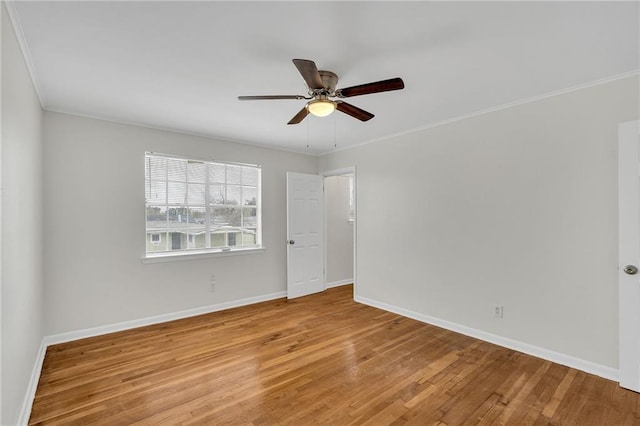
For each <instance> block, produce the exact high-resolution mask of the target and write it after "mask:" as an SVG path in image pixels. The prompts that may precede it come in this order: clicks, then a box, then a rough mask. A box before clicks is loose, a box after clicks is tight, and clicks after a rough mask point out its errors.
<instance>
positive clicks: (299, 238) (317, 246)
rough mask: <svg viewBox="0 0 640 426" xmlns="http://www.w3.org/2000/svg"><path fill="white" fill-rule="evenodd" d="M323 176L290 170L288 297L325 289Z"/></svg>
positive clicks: (288, 198) (288, 185)
mask: <svg viewBox="0 0 640 426" xmlns="http://www.w3.org/2000/svg"><path fill="white" fill-rule="evenodd" d="M322 183H323V178H322V176H318V175H308V174H304V173H293V172H287V297H288V298H289V299H292V298H294V297H300V296H305V295H307V294H312V293H318V292H321V291H323V290H324V206H323V199H324V197H323V193H322Z"/></svg>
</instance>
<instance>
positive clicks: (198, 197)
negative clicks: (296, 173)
mask: <svg viewBox="0 0 640 426" xmlns="http://www.w3.org/2000/svg"><path fill="white" fill-rule="evenodd" d="M260 182H261V169H260V167H259V166H254V165H245V164H229V163H214V162H207V161H199V160H190V159H185V158H176V157H171V156H167V155H162V154H151V153H147V154H146V155H145V194H146V196H145V198H146V202H145V204H146V206H145V209H146V234H147V238H146V241H147V244H146V247H147V255H151V256H153V255H154V254H162V253H168V252H189V251H197V252H216V251H226V250H238V249H247V248H259V247H261V245H262V238H261V226H260V225H261V224H260V218H261V211H260V208H261V207H260V195H261V190H260Z"/></svg>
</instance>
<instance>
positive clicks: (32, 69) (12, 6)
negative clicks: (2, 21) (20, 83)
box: [2, 0, 47, 109]
mask: <svg viewBox="0 0 640 426" xmlns="http://www.w3.org/2000/svg"><path fill="white" fill-rule="evenodd" d="M2 3H4V4H5V6H6V10H7V13H8V15H9V20H10V21H11V24H12V25H13V32H14V33H15V35H16V38H17V39H18V45H19V46H20V50H21V51H22V56H23V58H24V62H25V64H26V65H27V69H28V70H29V75H30V76H31V82H32V83H33V88H34V90H35V91H36V95H37V96H38V100H40V106H42V108H43V109H44V108H46V106H47V100H46V98H45V97H44V94H43V92H42V87H41V85H40V80H39V79H38V72H37V71H36V66H35V64H34V62H33V56H32V55H31V50H30V49H29V43H27V39H26V37H25V35H24V30H23V29H22V24H21V23H20V18H19V17H18V11H17V10H16V3H17V1H16V0H4V1H3V2H2Z"/></svg>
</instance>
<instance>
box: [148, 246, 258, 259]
mask: <svg viewBox="0 0 640 426" xmlns="http://www.w3.org/2000/svg"><path fill="white" fill-rule="evenodd" d="M264 251H265V248H264V247H258V248H242V249H230V250H219V251H191V252H186V253H185V252H183V253H162V254H153V255H147V256H145V257H143V258H142V263H162V262H181V261H184V260H198V259H206V258H209V257H227V256H238V255H244V254H258V253H264Z"/></svg>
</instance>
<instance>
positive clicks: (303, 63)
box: [293, 59, 324, 89]
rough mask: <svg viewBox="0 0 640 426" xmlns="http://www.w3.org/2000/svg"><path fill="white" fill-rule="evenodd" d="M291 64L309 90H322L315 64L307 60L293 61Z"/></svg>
mask: <svg viewBox="0 0 640 426" xmlns="http://www.w3.org/2000/svg"><path fill="white" fill-rule="evenodd" d="M293 64H294V65H295V66H296V68H298V71H299V72H300V74H301V75H302V78H304V81H305V82H306V83H307V86H309V88H310V89H322V88H323V87H324V84H322V78H320V73H319V72H318V67H316V63H315V62H313V61H310V60H309V59H294V60H293Z"/></svg>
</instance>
